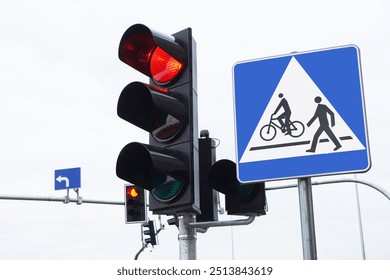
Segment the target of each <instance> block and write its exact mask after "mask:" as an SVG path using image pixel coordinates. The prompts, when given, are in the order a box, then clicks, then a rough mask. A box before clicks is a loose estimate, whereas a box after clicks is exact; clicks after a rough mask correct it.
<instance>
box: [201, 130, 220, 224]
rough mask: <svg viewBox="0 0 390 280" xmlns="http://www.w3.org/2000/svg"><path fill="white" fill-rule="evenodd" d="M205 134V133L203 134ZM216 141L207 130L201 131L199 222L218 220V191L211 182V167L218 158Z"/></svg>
mask: <svg viewBox="0 0 390 280" xmlns="http://www.w3.org/2000/svg"><path fill="white" fill-rule="evenodd" d="M202 134H204V135H202ZM215 150H216V147H215V141H214V140H213V139H212V138H210V137H209V132H208V131H207V130H202V131H201V138H199V188H200V209H201V214H200V215H197V216H196V221H197V222H210V221H218V192H217V191H215V190H214V189H213V188H212V187H211V186H210V184H209V172H210V167H211V166H212V165H213V163H214V162H215V158H216V151H215Z"/></svg>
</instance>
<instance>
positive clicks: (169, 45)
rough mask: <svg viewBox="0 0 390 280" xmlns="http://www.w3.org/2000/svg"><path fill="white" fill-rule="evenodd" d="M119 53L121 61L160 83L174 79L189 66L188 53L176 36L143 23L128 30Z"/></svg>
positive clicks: (121, 42) (120, 45)
mask: <svg viewBox="0 0 390 280" xmlns="http://www.w3.org/2000/svg"><path fill="white" fill-rule="evenodd" d="M118 54H119V59H120V60H122V61H123V62H124V63H126V64H127V65H129V66H131V67H133V68H135V69H137V70H138V71H140V72H141V73H143V74H145V75H147V76H149V77H150V78H152V79H153V80H154V81H155V82H156V83H158V84H167V83H169V82H171V81H173V80H174V79H175V78H176V77H178V76H179V75H180V74H181V72H182V70H184V68H185V67H184V64H185V62H184V60H185V52H184V50H183V48H182V47H181V46H180V45H179V44H177V43H176V42H175V39H174V37H171V36H164V35H162V34H158V33H156V32H152V31H151V30H150V29H149V28H148V27H146V26H145V25H142V24H136V25H133V26H131V27H130V28H129V29H127V31H126V32H125V33H124V34H123V37H122V39H121V41H120V44H119V53H118Z"/></svg>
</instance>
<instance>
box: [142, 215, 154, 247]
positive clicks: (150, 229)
mask: <svg viewBox="0 0 390 280" xmlns="http://www.w3.org/2000/svg"><path fill="white" fill-rule="evenodd" d="M144 228H146V230H144ZM145 236H149V237H145ZM142 238H143V240H144V242H145V244H151V245H153V246H154V245H157V232H156V227H155V226H154V221H152V220H149V221H147V222H145V223H143V224H142Z"/></svg>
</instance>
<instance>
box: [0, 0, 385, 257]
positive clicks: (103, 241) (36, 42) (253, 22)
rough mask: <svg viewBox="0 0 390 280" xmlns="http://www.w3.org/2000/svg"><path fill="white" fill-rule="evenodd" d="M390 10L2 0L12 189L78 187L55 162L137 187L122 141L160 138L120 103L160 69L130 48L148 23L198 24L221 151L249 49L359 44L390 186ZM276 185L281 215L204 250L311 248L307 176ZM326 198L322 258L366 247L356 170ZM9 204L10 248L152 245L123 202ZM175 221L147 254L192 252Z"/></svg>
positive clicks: (94, 252) (2, 158)
mask: <svg viewBox="0 0 390 280" xmlns="http://www.w3.org/2000/svg"><path fill="white" fill-rule="evenodd" d="M389 11H390V4H389V2H388V1H386V0H365V1H362V0H354V1H352V0H350V1H342V0H337V1H336V0H330V1H309V0H296V1H287V0H285V1H283V0H279V1H278V0H276V1H245V0H244V1H206V2H204V1H191V2H188V3H186V2H185V1H169V0H166V1H147V0H145V1H102V0H98V1H96V0H94V1H89V0H88V1H62V0H61V1H60V0H58V1H48V0H46V1H45V0H34V1H28V0H14V1H4V0H2V1H1V2H0V34H1V39H0V40H1V44H0V77H1V78H0V81H1V82H0V128H1V137H0V167H1V171H0V194H2V195H5V194H10V195H29V196H52V197H62V196H65V195H66V192H65V191H55V190H54V170H56V169H63V168H70V167H81V176H82V187H81V189H80V194H81V196H83V197H84V198H86V199H101V200H112V201H123V184H124V183H125V182H124V181H122V180H121V179H119V178H117V177H116V174H115V164H116V159H117V156H118V153H119V151H120V150H121V149H122V147H123V146H124V145H126V144H127V143H129V142H134V141H138V142H143V143H147V141H148V134H147V133H145V132H144V131H142V130H141V129H139V128H137V127H134V126H132V125H131V124H129V123H126V122H125V121H123V120H122V119H120V118H119V117H117V115H116V104H117V101H118V97H119V94H120V92H121V91H122V89H123V88H124V87H125V86H126V85H127V84H128V83H130V82H132V81H137V80H139V81H143V82H147V81H148V79H147V77H145V76H143V75H142V74H140V73H138V72H136V71H135V70H134V69H131V68H130V67H128V66H127V65H125V64H124V63H122V62H121V61H120V60H119V59H118V57H117V49H118V45H119V41H120V38H121V36H122V34H123V33H124V32H125V30H126V29H127V28H128V27H129V26H131V25H133V24H135V23H143V24H146V25H147V26H149V27H150V28H153V29H155V30H159V31H160V32H163V33H166V34H172V33H175V32H177V31H179V30H182V29H184V28H187V27H191V28H192V32H193V36H194V38H195V40H196V42H197V55H198V60H197V67H198V107H199V130H200V129H208V130H209V131H210V135H211V136H212V137H215V138H218V139H220V141H221V143H220V145H219V147H218V149H217V157H218V159H223V158H227V159H231V160H235V131H234V107H233V86H232V85H233V75H232V67H233V65H234V64H235V63H236V62H238V61H245V60H250V59H256V58H263V57H269V56H275V55H282V54H288V53H291V52H293V51H308V50H316V49H322V48H328V47H334V46H342V45H347V44H355V45H357V46H358V47H359V48H360V50H361V63H362V76H363V82H364V94H365V101H366V113H367V120H368V130H369V140H370V150H371V159H372V168H371V170H370V171H368V172H367V173H362V174H357V175H356V177H357V178H358V179H364V180H368V181H370V182H373V183H375V184H377V185H379V186H381V187H383V188H384V189H386V190H387V191H388V192H389V191H390V186H389V183H388V181H389V180H388V177H389V174H388V170H389V168H388V166H389V163H388V159H389V158H390V148H389V146H388V143H389V141H388V138H387V137H388V135H389V133H388V126H389V124H388V119H389V118H388V116H387V113H388V111H389V104H390V90H389V86H388V80H389V79H388V73H389V68H390V58H389V45H390V32H389V26H390V18H389V15H388V14H389ZM354 176H355V175H354V174H349V175H342V176H337V178H340V177H341V178H343V177H345V178H353V177H354ZM332 178H336V177H335V176H332ZM324 179H330V178H325V177H322V178H313V181H320V180H324ZM294 182H296V180H288V181H277V182H272V183H267V186H274V185H285V184H288V183H294ZM358 190H359V195H360V204H361V214H362V221H363V230H364V241H365V250H366V255H367V259H390V239H389V236H390V201H389V200H388V199H387V198H386V197H384V196H383V195H382V194H380V193H379V192H377V191H375V190H373V189H371V188H368V187H365V186H362V185H359V186H358ZM71 196H72V197H75V193H74V192H73V191H72V192H71ZM267 199H268V207H269V211H268V213H267V215H266V216H263V217H259V218H257V219H256V221H255V222H254V223H253V224H251V225H248V226H242V227H235V228H229V227H228V228H213V229H210V230H209V231H208V232H207V233H206V234H198V242H197V244H198V254H197V255H198V259H282V260H286V259H288V260H289V259H297V260H299V259H302V248H301V233H300V217H299V204H298V191H297V189H289V190H279V191H268V192H267ZM313 200H314V213H315V225H316V235H317V251H318V258H319V259H361V257H362V254H361V242H360V237H359V224H358V215H357V213H358V211H357V199H356V191H355V184H352V183H347V184H338V185H325V186H313ZM0 212H1V213H2V215H0V259H18V260H19V259H133V257H134V255H135V254H136V252H137V251H138V250H139V248H140V247H141V235H140V227H139V225H126V224H125V223H124V209H123V207H122V206H105V205H90V204H83V205H75V204H67V205H65V204H63V203H59V202H50V203H49V202H23V201H22V202H20V201H4V200H1V201H0ZM151 218H152V219H156V218H157V216H151ZM235 218H239V217H230V216H226V215H222V216H220V219H221V220H225V219H235ZM162 220H163V221H165V220H166V217H162ZM166 228H167V229H166V230H164V231H162V232H161V233H160V235H159V242H160V245H158V246H155V248H154V249H147V250H146V251H145V252H144V253H143V254H142V255H141V256H140V259H154V260H155V259H178V254H179V250H178V241H177V233H178V232H177V229H176V227H174V226H167V227H166Z"/></svg>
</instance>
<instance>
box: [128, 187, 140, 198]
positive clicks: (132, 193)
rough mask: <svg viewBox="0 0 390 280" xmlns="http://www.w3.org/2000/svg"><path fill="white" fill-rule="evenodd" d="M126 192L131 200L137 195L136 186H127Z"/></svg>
mask: <svg viewBox="0 0 390 280" xmlns="http://www.w3.org/2000/svg"><path fill="white" fill-rule="evenodd" d="M126 193H127V195H128V196H129V197H130V198H131V199H133V200H135V199H137V198H138V197H139V190H138V189H137V188H136V187H128V188H127V189H126Z"/></svg>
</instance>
